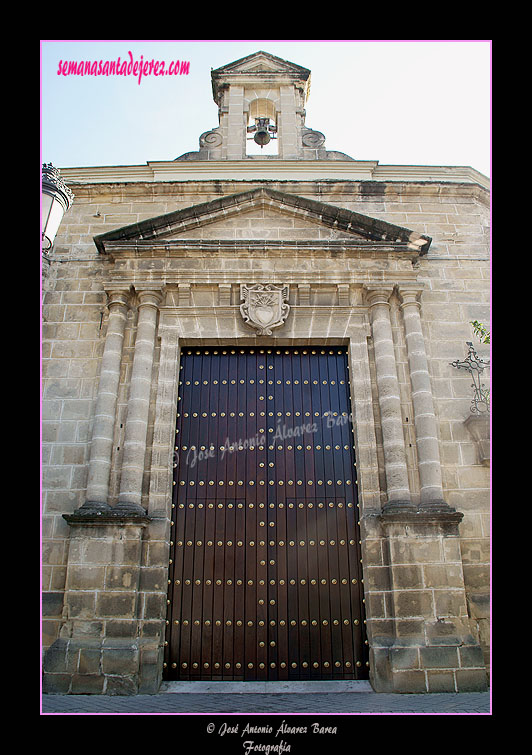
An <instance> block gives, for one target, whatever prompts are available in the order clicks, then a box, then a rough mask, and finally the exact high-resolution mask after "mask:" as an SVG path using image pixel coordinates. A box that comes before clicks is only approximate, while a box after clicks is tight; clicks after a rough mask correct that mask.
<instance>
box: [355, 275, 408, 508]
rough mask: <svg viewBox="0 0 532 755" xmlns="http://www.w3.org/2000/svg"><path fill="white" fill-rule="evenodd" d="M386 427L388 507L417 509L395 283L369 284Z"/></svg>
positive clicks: (380, 398) (383, 420) (383, 434)
mask: <svg viewBox="0 0 532 755" xmlns="http://www.w3.org/2000/svg"><path fill="white" fill-rule="evenodd" d="M365 292H366V301H367V304H368V306H369V313H370V322H371V331H372V336H373V346H374V350H375V369H376V374H377V391H378V400H379V409H380V421H381V428H382V442H383V452H384V469H385V475H386V488H387V502H386V504H385V506H384V511H397V510H401V511H403V510H405V511H415V506H414V504H413V503H412V499H411V495H410V486H409V482H408V470H407V463H406V451H405V441H404V434H403V419H402V414H401V399H400V393H399V381H398V378H397V365H396V362H395V351H394V344H393V335H392V324H391V320H390V304H389V298H390V296H391V294H392V292H393V286H391V285H388V286H387V285H375V286H365Z"/></svg>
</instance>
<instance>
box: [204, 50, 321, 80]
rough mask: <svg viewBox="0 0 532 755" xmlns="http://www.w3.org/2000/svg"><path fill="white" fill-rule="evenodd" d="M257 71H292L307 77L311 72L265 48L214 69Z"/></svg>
mask: <svg viewBox="0 0 532 755" xmlns="http://www.w3.org/2000/svg"><path fill="white" fill-rule="evenodd" d="M255 72H264V73H290V74H299V75H304V76H305V77H306V76H307V75H308V74H310V71H309V69H308V68H303V66H299V65H297V64H296V63H291V62H290V61H289V60H283V58H278V57H277V56H276V55H271V54H270V53H269V52H264V51H263V50H259V51H257V52H254V53H252V54H251V55H246V57H244V58H239V60H235V61H233V62H232V63H227V65H224V66H221V67H220V68H216V69H215V70H214V71H212V73H213V74H214V75H224V74H237V73H255Z"/></svg>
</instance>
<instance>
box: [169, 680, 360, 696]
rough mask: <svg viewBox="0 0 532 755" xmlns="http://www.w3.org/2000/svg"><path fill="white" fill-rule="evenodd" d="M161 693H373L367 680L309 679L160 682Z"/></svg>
mask: <svg viewBox="0 0 532 755" xmlns="http://www.w3.org/2000/svg"><path fill="white" fill-rule="evenodd" d="M159 692H160V693H173V694H176V693H182V692H188V693H191V692H192V693H196V694H213V693H214V694H225V695H235V694H237V695H240V694H249V693H253V694H261V693H262V694H264V693H266V694H270V695H285V694H298V695H301V694H309V693H310V694H317V693H318V694H319V693H341V692H373V689H372V687H371V684H370V683H369V682H368V681H366V680H360V681H354V680H346V681H342V680H339V681H334V680H326V681H308V682H286V681H285V682H279V681H277V682H223V681H220V682H163V683H162V684H161V688H160V690H159Z"/></svg>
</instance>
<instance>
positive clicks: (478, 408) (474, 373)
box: [449, 341, 490, 414]
mask: <svg viewBox="0 0 532 755" xmlns="http://www.w3.org/2000/svg"><path fill="white" fill-rule="evenodd" d="M466 344H467V346H469V351H468V352H467V357H466V358H465V359H463V360H462V361H459V360H458V359H455V361H454V362H450V363H449V364H451V365H452V366H453V367H456V368H457V369H458V370H460V369H464V370H467V372H469V373H470V374H471V377H472V378H473V383H472V384H471V388H473V390H474V393H473V399H472V401H471V411H472V412H473V414H482V413H483V412H489V410H490V392H489V388H486V387H485V386H484V383H481V382H480V376H481V374H482V371H483V370H484V368H485V367H488V366H489V360H484V359H481V358H480V357H479V356H478V354H477V352H476V351H475V349H474V348H473V344H472V342H471V341H466Z"/></svg>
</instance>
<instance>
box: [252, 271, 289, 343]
mask: <svg viewBox="0 0 532 755" xmlns="http://www.w3.org/2000/svg"><path fill="white" fill-rule="evenodd" d="M288 290H289V287H288V286H275V285H274V284H273V283H268V284H262V283H255V284H254V285H253V286H246V285H245V284H244V283H242V284H241V286H240V299H241V301H242V302H243V304H241V305H240V313H241V315H242V317H243V318H244V322H245V323H246V325H249V326H250V327H251V328H255V329H256V330H257V334H258V335H259V336H271V334H272V329H273V328H278V327H279V326H280V325H283V323H284V322H285V320H286V318H287V317H288V313H289V312H290V305H289V304H288Z"/></svg>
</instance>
